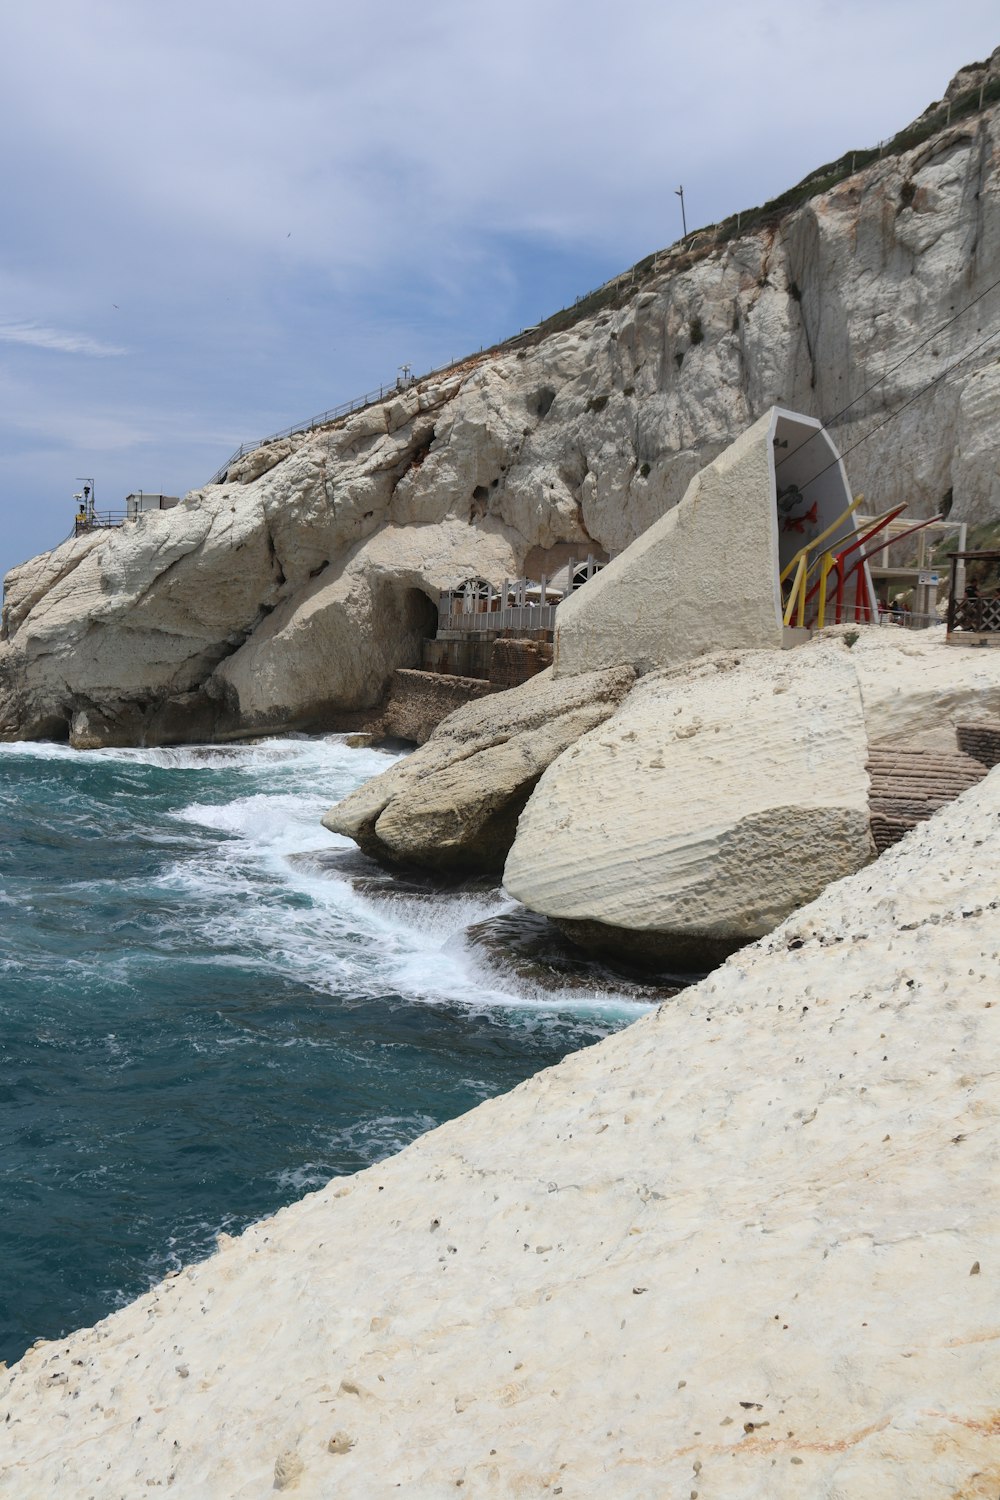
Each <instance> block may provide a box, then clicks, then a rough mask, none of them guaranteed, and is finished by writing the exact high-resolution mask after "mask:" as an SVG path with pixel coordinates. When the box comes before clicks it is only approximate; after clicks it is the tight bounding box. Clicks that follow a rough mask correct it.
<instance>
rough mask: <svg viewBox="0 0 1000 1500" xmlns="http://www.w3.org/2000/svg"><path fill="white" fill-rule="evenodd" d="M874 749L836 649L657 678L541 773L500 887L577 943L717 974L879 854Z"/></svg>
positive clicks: (844, 657)
mask: <svg viewBox="0 0 1000 1500" xmlns="http://www.w3.org/2000/svg"><path fill="white" fill-rule="evenodd" d="M807 661H808V667H805V666H804V663H806V662H807ZM866 749H867V740H866V737H865V727H864V716H863V713H862V707H861V695H860V693H859V691H858V686H857V681H856V679H855V676H854V673H853V671H852V669H851V664H850V658H849V653H848V651H847V649H846V648H845V647H844V646H842V645H840V644H839V643H838V644H836V645H830V646H825V647H822V648H820V649H818V650H813V651H811V652H809V653H806V652H802V651H800V652H788V653H782V652H755V653H749V654H748V655H746V656H742V657H741V656H732V657H719V658H713V659H710V660H707V661H705V662H704V663H702V664H700V665H698V666H697V667H695V668H694V669H693V670H690V671H688V672H684V673H679V674H677V675H671V674H662V675H661V674H655V675H650V676H649V677H645V678H643V679H642V680H641V681H640V682H639V683H638V685H637V686H636V688H635V689H634V691H633V692H632V693H631V694H630V696H629V698H628V701H627V703H626V704H625V705H624V706H623V707H622V708H621V709H619V710H618V712H617V713H616V714H615V716H614V718H613V720H612V721H611V722H609V723H607V724H604V725H603V726H602V727H601V728H600V729H599V730H597V731H595V732H593V733H591V734H589V735H587V736H586V738H584V739H582V740H580V741H578V742H577V744H576V745H574V746H573V747H572V749H570V750H568V751H567V752H566V754H565V755H563V756H561V757H560V758H559V760H558V761H557V762H556V763H555V764H554V765H553V766H551V767H550V768H549V770H548V772H547V773H546V775H545V777H544V778H543V779H542V782H541V783H540V785H539V787H538V789H537V791H536V793H535V795H534V796H533V797H532V799H531V801H530V802H529V804H528V806H527V808H526V809H525V812H524V814H523V815H522V818H521V822H520V824H519V827H518V832H517V838H516V839H515V842H514V846H513V848H512V850H511V853H510V855H509V857H508V860H507V866H506V869H505V872H504V883H505V885H506V887H507V889H508V890H509V891H510V893H511V895H513V896H516V897H517V899H518V900H519V901H523V902H524V904H525V905H526V906H529V907H531V908H532V909H533V910H535V911H541V912H544V913H545V914H546V915H547V916H550V917H555V918H557V919H558V920H559V921H560V923H561V924H566V930H567V931H568V932H569V933H570V935H571V936H572V935H574V933H575V935H576V936H577V937H580V938H583V939H585V940H590V941H596V942H597V944H598V945H600V936H601V929H602V928H603V929H605V930H606V931H607V939H608V941H607V946H608V947H609V948H615V947H619V948H620V946H621V935H620V930H621V929H628V931H629V933H630V934H632V935H634V938H635V940H636V942H637V943H642V945H643V946H644V948H645V951H646V956H647V957H649V958H654V959H655V958H662V959H665V960H666V961H668V962H670V963H673V964H676V965H678V966H680V967H682V968H689V969H692V968H693V969H698V968H703V967H705V968H707V967H710V966H711V965H713V964H714V963H716V962H718V961H719V960H720V959H721V958H722V957H724V956H725V954H726V953H729V952H732V951H733V950H734V949H735V948H737V947H740V946H742V944H744V943H746V942H749V941H750V940H751V939H753V938H755V937H760V936H761V935H762V934H763V933H765V932H768V931H769V930H770V929H771V928H772V927H774V926H775V925H776V924H777V923H778V922H779V921H780V920H781V919H782V917H784V916H786V915H787V914H788V913H789V912H790V911H793V910H794V909H795V908H796V907H797V906H801V905H803V904H804V902H806V901H808V900H811V899H812V898H813V897H814V896H816V895H818V894H819V892H820V891H821V890H822V889H823V888H824V886H826V885H828V884H829V883H830V881H831V880H836V879H838V878H839V877H840V876H841V875H846V874H848V873H849V872H850V871H852V870H856V869H857V868H858V866H859V865H862V864H864V863H865V862H866V860H867V859H869V858H870V856H871V854H872V852H873V846H872V843H871V840H870V837H869V832H868V807H867V795H868V779H867V776H866V774H865V756H866ZM578 924H590V925H588V926H580V925H578ZM591 927H593V930H591ZM612 929H617V930H619V931H618V932H617V933H616V932H614V931H612Z"/></svg>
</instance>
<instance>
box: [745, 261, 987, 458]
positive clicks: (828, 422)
mask: <svg viewBox="0 0 1000 1500" xmlns="http://www.w3.org/2000/svg"><path fill="white" fill-rule="evenodd" d="M998 287H1000V278H998V279H997V280H996V281H994V282H993V283H992V284H991V285H990V286H988V287H984V289H983V290H982V291H981V292H980V293H979V295H978V296H977V297H973V299H972V301H971V302H967V303H966V304H965V306H964V307H961V308H959V310H958V312H957V313H954V314H953V315H952V316H951V317H950V318H947V319H946V320H945V321H944V322H943V323H941V324H940V325H939V326H938V327H937V328H935V329H934V330H933V332H931V333H929V334H928V335H927V337H926V338H925V339H923V340H922V341H921V342H920V343H919V344H916V345H914V347H913V348H912V349H910V350H909V351H908V352H907V353H906V354H904V355H903V356H902V358H901V359H898V360H897V361H896V363H895V364H894V365H890V366H889V368H888V369H887V370H883V372H882V374H881V375H880V376H879V377H878V379H877V380H873V381H872V383H871V385H869V386H866V387H865V389H864V390H863V391H861V392H860V393H859V394H858V395H857V396H855V397H854V399H853V400H852V401H849V402H848V403H847V405H846V406H844V407H842V408H841V409H840V411H838V412H835V413H834V415H833V416H832V417H827V418H825V419H824V420H823V422H822V424H821V426H820V427H818V428H817V429H816V431H815V432H813V433H812V434H811V435H810V436H809V437H807V438H806V440H805V442H803V443H800V444H799V446H798V447H797V448H793V449H792V451H791V453H786V454H785V456H784V458H782V459H781V461H780V462H779V463H777V464H775V473H777V471H778V469H780V468H781V467H782V466H783V465H784V464H786V463H788V461H789V459H791V458H794V457H795V455H796V454H797V453H801V452H802V450H803V448H807V447H808V446H809V444H810V443H811V442H812V441H813V439H814V438H817V437H819V435H820V433H821V432H826V431H828V430H829V428H830V427H831V426H833V424H834V423H835V422H839V421H840V420H841V418H842V417H845V416H846V415H847V413H848V412H849V411H850V410H851V408H852V407H853V406H857V404H858V402H859V401H863V400H864V398H865V397H866V396H868V395H870V394H871V392H872V391H874V390H875V389H876V387H877V386H880V385H881V384H882V382H883V381H884V380H888V378H889V376H890V375H894V374H895V373H896V371H897V370H899V369H901V368H902V366H903V365H905V364H906V363H907V362H908V361H909V360H911V359H913V357H914V356H915V355H917V354H919V353H920V351H921V349H926V347H927V345H928V344H931V343H933V342H934V340H935V339H936V338H939V337H940V336H941V334H942V333H944V332H945V330H946V329H948V328H950V327H951V325H952V324H953V323H957V322H958V320H959V318H963V317H964V316H965V314H966V313H967V312H969V311H970V309H972V308H973V307H975V306H976V304H977V303H978V302H982V300H983V298H984V297H988V296H989V294H990V292H995V291H996V289H997V288H998ZM875 430H876V431H877V429H875Z"/></svg>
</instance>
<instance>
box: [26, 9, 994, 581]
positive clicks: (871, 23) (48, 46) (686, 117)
mask: <svg viewBox="0 0 1000 1500" xmlns="http://www.w3.org/2000/svg"><path fill="white" fill-rule="evenodd" d="M998 43H1000V15H998V12H997V9H996V4H995V0H951V3H950V4H948V5H942V4H941V3H940V0H864V3H860V0H835V3H833V0H798V3H796V4H795V5H788V4H787V3H782V4H778V3H776V0H775V3H772V0H742V3H736V0H708V3H702V4H701V5H691V4H690V3H686V4H683V5H681V4H679V3H676V0H616V4H615V5H613V6H612V5H610V4H608V3H607V0H600V3H598V0H503V3H502V4H500V3H495V4H490V5H486V4H481V3H480V4H477V3H473V0H421V3H419V4H415V3H413V0H408V3H402V0H378V4H377V5H371V4H364V3H361V0H354V3H352V4H347V3H344V0H283V3H282V4H281V5H280V6H279V5H278V4H276V3H275V0H269V3H263V0H238V3H237V0H171V3H170V4H169V5H158V4H154V3H153V0H46V3H45V4H44V5H37V6H33V5H28V4H20V5H13V4H12V5H7V6H4V7H3V13H2V15H0V125H2V130H3V139H4V142H5V150H4V152H3V154H2V158H0V163H2V164H0V174H2V177H0V185H2V196H0V216H2V217H0V222H2V226H3V227H2V233H0V516H2V519H3V525H2V527H0V572H5V571H6V570H7V568H8V567H10V566H13V565H14V564H15V563H18V562H21V561H23V560H24V559H26V558H27V557H30V556H32V555H34V554H35V553H37V552H40V551H43V550H45V549H47V548H49V547H52V546H54V545H56V544H57V543H58V542H59V541H61V540H62V539H63V538H64V537H65V536H66V535H67V534H68V533H69V531H70V530H71V529H72V516H73V512H74V510H75V504H74V501H73V495H74V493H75V492H77V491H79V490H80V489H81V488H82V485H81V482H80V481H81V479H82V478H83V477H87V478H92V479H93V480H94V483H95V487H96V491H95V492H96V497H97V505H98V509H105V508H107V509H118V508H121V507H122V506H123V505H124V497H125V495H126V494H128V493H130V492H131V491H134V490H139V489H142V490H147V491H154V492H155V491H160V492H162V493H166V494H184V493H185V492H186V491H187V490H189V489H192V488H194V487H195V486H197V485H200V484H203V483H205V481H206V480H207V479H208V478H209V477H210V476H211V475H212V473H213V472H214V471H215V470H216V469H217V468H218V467H219V466H220V465H221V464H222V463H223V462H224V461H225V459H226V458H227V457H228V456H229V454H230V453H231V452H232V451H233V450H234V449H235V448H236V447H237V445H238V444H239V443H241V442H243V441H246V440H250V439H256V438H261V437H265V436H267V435H268V434H270V433H272V432H275V431H277V430H279V429H280V428H283V427H286V426H289V425H291V424H292V423H294V422H298V421H300V420H301V419H303V418H305V417H308V416H310V415H312V414H314V413H318V412H321V411H324V410H326V409H327V408H329V407H332V406H334V405H337V404H338V403H340V402H342V401H347V400H349V399H351V398H352V397H354V396H356V395H359V394H360V393H362V392H364V391H367V390H370V389H372V388H374V387H377V386H379V385H380V384H383V383H386V384H387V383H391V382H392V381H394V380H395V378H396V374H397V372H398V370H399V367H400V366H401V365H403V364H408V365H410V366H411V367H412V369H413V371H414V373H416V374H419V373H420V372H422V371H424V370H429V369H433V368H435V367H436V366H438V365H441V364H443V363H445V362H447V361H448V360H450V359H451V358H453V357H455V358H457V357H460V356H461V355H463V354H467V353H469V352H471V351H472V350H477V349H478V348H479V347H480V346H481V345H489V344H491V343H493V342H495V341H496V340H497V339H500V338H503V337H505V336H508V335H510V334H512V333H516V332H517V331H518V330H519V329H520V328H522V327H524V326H526V325H528V324H532V323H535V322H537V321H539V319H541V318H542V317H545V316H547V315H549V314H550V313H552V312H555V311H556V310H557V309H558V308H560V307H562V306H565V305H566V304H567V303H571V302H572V301H573V300H574V299H575V298H576V297H577V296H579V295H581V294H582V293H584V292H586V291H589V290H590V289H591V288H593V287H595V286H598V285H600V283H601V282H603V281H604V280H606V279H607V278H608V277H610V276H612V275H614V274H616V273H617V272H618V271H620V270H623V269H625V268H626V267H627V266H629V265H631V264H632V263H633V262H634V261H636V260H638V259H640V258H641V257H642V256H644V255H646V254H649V253H650V252H651V251H653V250H655V249H658V248H662V247H664V246H666V245H669V244H671V243H673V242H674V241H675V240H676V239H677V238H678V237H679V235H680V228H681V226H680V203H679V200H678V198H677V197H676V194H675V189H676V188H677V187H678V186H679V185H681V184H683V187H684V193H685V204H686V208H687V222H688V226H689V228H691V229H694V228H696V227H698V226H699V225H702V224H708V223H712V222H714V221H715V220H717V219H720V218H722V217H724V216H725V215H727V214H729V213H732V212H735V211H736V210H737V209H741V208H748V207H751V206H753V205H755V204H758V203H761V202H763V201H765V200H766V199H768V198H770V197H773V196H775V195H776V194H778V193H780V192H782V191H784V190H785V189H786V188H788V187H790V186H792V185H793V184H794V183H795V182H797V181H798V180H799V179H800V178H802V177H804V176H805V175H806V174H807V173H808V172H809V171H811V170H812V169H813V168H815V167H817V166H819V165H821V164H822V163H823V162H825V161H828V160H830V159H832V158H834V157H837V156H839V155H841V154H842V153H843V152H844V151H847V150H850V149H853V148H861V147H865V146H869V145H873V144H875V143H877V142H878V141H879V140H880V139H882V138H887V137H889V136H891V135H892V134H894V133H895V132H896V131H897V130H898V129H900V128H901V127H902V126H903V125H905V124H907V123H908V122H909V121H910V120H911V119H913V118H914V117H915V116H916V115H918V114H919V113H920V112H921V111H922V110H923V109H924V108H925V107H926V106H927V105H928V104H930V103H931V102H932V101H933V100H936V99H938V98H940V97H941V95H942V94H943V92H944V89H945V87H946V86H947V84H948V81H949V80H950V78H951V77H952V75H953V74H954V73H955V72H956V71H957V70H958V69H959V68H960V67H961V66H963V65H964V64H966V63H969V62H972V61H975V60H977V59H980V58H983V57H986V56H988V55H989V53H990V52H991V51H992V50H993V48H994V47H995V46H996V45H997V44H998Z"/></svg>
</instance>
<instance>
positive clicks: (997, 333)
mask: <svg viewBox="0 0 1000 1500" xmlns="http://www.w3.org/2000/svg"><path fill="white" fill-rule="evenodd" d="M997 338H1000V329H998V328H995V329H994V330H993V331H992V333H989V334H987V336H986V338H984V339H980V341H979V343H978V344H973V346H972V348H971V349H967V350H966V351H965V353H964V354H962V355H960V356H959V358H958V359H956V360H955V361H954V363H953V364H951V365H949V366H948V368H947V369H946V370H942V371H941V373H940V374H939V375H935V376H934V378H933V379H932V380H928V381H927V383H926V385H922V386H921V387H920V389H919V390H918V391H915V392H914V394H913V395H912V396H910V397H909V398H908V399H907V400H906V401H904V402H903V404H902V405H901V406H897V407H896V410H895V411H891V412H889V414H888V415H887V416H885V417H883V418H882V420H881V422H876V424H875V426H874V427H872V428H870V429H869V431H868V432H866V433H865V434H864V435H863V436H862V437H860V438H858V440H857V442H856V443H852V444H851V446H850V447H849V448H845V449H844V451H843V453H841V454H840V456H839V457H838V458H834V459H831V461H830V462H829V463H828V464H827V465H826V467H825V468H822V469H820V470H819V471H818V472H817V473H816V474H813V475H812V476H811V477H810V478H809V479H807V480H806V481H805V483H804V484H803V485H802V488H803V489H808V488H809V486H810V485H811V484H813V483H814V482H815V481H816V480H817V479H819V478H821V477H822V475H824V474H826V473H828V472H829V471H830V470H831V469H835V468H836V467H837V465H838V464H839V463H841V462H842V461H843V460H844V459H845V458H846V457H847V456H848V454H849V453H853V452H854V450H855V448H860V447H861V444H862V443H867V441H868V439H869V438H870V437H874V436H875V434H876V432H880V431H881V430H882V428H883V427H885V426H887V425H888V424H889V423H890V422H892V421H894V420H895V419H896V417H898V416H899V415H900V413H901V412H904V411H906V409H907V407H908V406H912V405H913V403H914V401H919V400H920V397H921V396H924V395H926V393H927V392H928V391H929V390H931V388H932V387H933V386H935V385H938V384H939V383H940V382H941V381H942V380H947V378H948V376H949V375H953V374H954V372H955V371H956V370H957V369H958V367H959V365H962V364H964V363H965V361H966V360H967V359H969V358H971V356H972V355H973V354H976V353H978V351H979V350H980V349H983V348H985V346H986V345H987V344H991V343H992V342H993V341H994V339H997ZM845 409H846V408H845ZM822 430H823V429H822V428H819V429H817V432H816V433H815V434H814V436H817V435H818V433H819V432H820V431H822ZM804 447H805V443H803V444H802V445H801V447H800V448H796V449H795V452H796V453H800V452H801V451H802V448H804ZM789 457H791V455H789ZM782 462H785V460H784V459H783V460H782Z"/></svg>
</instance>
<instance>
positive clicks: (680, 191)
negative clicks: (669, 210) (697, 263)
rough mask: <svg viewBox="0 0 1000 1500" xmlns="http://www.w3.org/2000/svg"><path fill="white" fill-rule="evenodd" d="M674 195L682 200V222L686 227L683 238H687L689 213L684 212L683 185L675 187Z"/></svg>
mask: <svg viewBox="0 0 1000 1500" xmlns="http://www.w3.org/2000/svg"><path fill="white" fill-rule="evenodd" d="M674 196H675V197H677V198H679V199H680V200H681V224H682V225H683V227H684V234H683V235H682V238H683V239H685V240H686V239H687V237H688V225H687V214H686V213H685V212H684V189H683V187H679V188H674Z"/></svg>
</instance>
